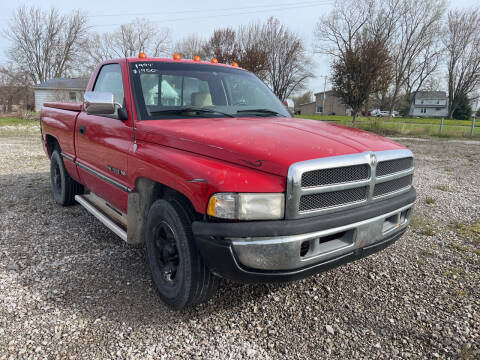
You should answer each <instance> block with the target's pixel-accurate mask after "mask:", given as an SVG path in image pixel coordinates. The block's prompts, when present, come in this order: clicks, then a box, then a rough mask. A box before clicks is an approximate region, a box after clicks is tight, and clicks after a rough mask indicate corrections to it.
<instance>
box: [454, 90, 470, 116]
mask: <svg viewBox="0 0 480 360" xmlns="http://www.w3.org/2000/svg"><path fill="white" fill-rule="evenodd" d="M452 116H453V118H454V119H456V120H468V119H470V117H471V116H472V107H471V105H470V100H469V99H468V97H467V96H466V95H460V97H459V102H458V105H457V107H456V108H455V110H454V111H453V114H452Z"/></svg>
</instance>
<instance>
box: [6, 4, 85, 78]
mask: <svg viewBox="0 0 480 360" xmlns="http://www.w3.org/2000/svg"><path fill="white" fill-rule="evenodd" d="M86 30H87V15H86V14H85V13H82V12H80V11H74V12H72V13H71V14H70V15H63V14H61V13H60V12H59V10H58V9H55V8H52V9H50V10H49V11H42V10H40V9H39V8H36V7H30V8H27V7H25V6H23V7H20V8H18V9H17V10H15V12H14V13H13V16H12V18H11V20H10V22H9V25H8V28H7V30H5V31H3V35H4V36H5V37H6V38H7V39H9V40H10V41H11V42H12V47H11V48H10V49H9V51H8V55H7V56H8V57H9V59H10V60H11V62H12V63H13V64H15V67H16V68H17V71H18V72H21V73H27V74H28V76H29V77H30V79H31V80H32V82H33V83H34V84H37V83H40V82H44V81H46V80H49V79H51V78H55V77H62V76H65V75H67V74H70V73H72V72H73V71H74V69H73V67H72V66H73V64H74V62H75V60H76V58H77V57H79V56H80V53H81V49H80V43H81V42H82V40H83V39H84V38H85V35H86Z"/></svg>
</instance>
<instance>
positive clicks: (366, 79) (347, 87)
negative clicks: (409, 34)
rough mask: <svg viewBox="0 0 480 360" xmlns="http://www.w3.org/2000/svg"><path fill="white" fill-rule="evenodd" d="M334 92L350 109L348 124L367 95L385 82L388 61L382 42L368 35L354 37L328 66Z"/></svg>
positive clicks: (389, 63) (353, 120) (390, 65)
mask: <svg viewBox="0 0 480 360" xmlns="http://www.w3.org/2000/svg"><path fill="white" fill-rule="evenodd" d="M332 69H333V75H332V84H333V90H334V91H335V93H336V95H337V96H338V97H340V98H341V99H342V101H343V103H344V104H346V105H348V106H350V107H351V108H352V110H353V119H352V123H353V124H355V120H356V117H357V114H358V113H359V112H360V110H361V109H362V107H363V106H364V105H365V103H366V102H367V101H368V99H369V97H370V96H371V95H372V94H373V93H375V92H378V91H382V89H381V87H382V86H385V84H386V83H388V80H385V79H388V78H389V77H390V76H391V71H392V61H391V59H390V56H389V54H388V49H387V48H386V46H385V43H384V42H383V41H381V40H379V39H376V38H372V37H371V36H370V35H368V34H363V35H362V36H360V35H359V36H357V38H356V39H355V41H354V43H353V44H352V48H351V49H347V50H346V51H345V54H344V56H343V57H342V58H337V59H336V60H335V61H334V62H333V65H332Z"/></svg>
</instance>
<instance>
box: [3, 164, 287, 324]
mask: <svg viewBox="0 0 480 360" xmlns="http://www.w3.org/2000/svg"><path fill="white" fill-rule="evenodd" d="M49 181H50V179H49V173H48V172H41V173H27V174H22V175H2V176H0V186H1V189H2V191H1V193H0V196H1V201H0V216H1V217H2V218H3V219H6V221H2V227H3V229H2V233H4V234H5V236H4V238H3V240H2V243H3V244H2V248H3V256H2V257H0V264H2V265H3V266H2V267H4V268H7V271H10V272H12V273H14V274H15V275H16V279H17V280H18V281H19V282H20V283H21V285H22V286H24V287H25V288H28V289H29V291H30V292H31V295H32V296H35V297H37V296H38V297H40V299H42V300H44V301H46V302H48V303H49V304H50V306H53V307H55V308H59V307H60V308H65V309H68V310H73V311H75V312H76V313H77V314H78V313H81V314H82V316H84V317H86V318H90V319H92V321H94V320H95V319H98V318H107V319H109V320H111V321H120V322H125V323H127V324H128V323H131V324H132V325H133V324H134V323H137V322H138V323H140V322H141V323H143V324H145V323H157V324H159V325H160V324H164V323H166V322H170V321H175V322H177V321H187V320H191V319H201V318H203V317H205V316H210V315H212V314H216V313H218V312H223V311H234V310H235V309H237V308H239V307H245V306H247V307H254V306H255V303H256V301H257V300H258V299H259V298H262V297H266V296H270V294H273V293H275V292H276V291H278V290H280V289H282V288H284V287H288V286H290V285H289V284H288V283H287V284H256V285H246V284H238V283H233V282H230V281H224V280H222V281H221V284H220V287H219V290H218V292H217V294H216V296H215V297H214V298H213V299H212V300H210V302H208V303H207V304H201V305H198V306H196V307H194V308H190V309H186V310H183V311H173V310H171V309H170V308H168V307H167V306H165V305H164V304H163V303H162V302H161V300H160V299H159V297H158V296H157V295H156V293H155V291H154V289H153V285H152V282H151V279H150V274H149V271H148V269H147V265H146V258H145V251H144V248H143V247H132V246H130V245H127V244H125V243H123V242H122V240H120V239H119V238H117V237H116V236H115V235H114V234H113V233H112V232H110V230H108V229H106V228H105V227H104V226H103V225H102V224H101V223H100V222H99V221H97V220H96V219H95V218H94V217H92V216H91V215H90V214H88V213H87V211H86V210H84V209H83V208H82V207H81V206H79V205H74V206H69V207H61V206H59V205H57V204H56V203H55V202H54V201H53V198H52V196H51V193H50V182H49Z"/></svg>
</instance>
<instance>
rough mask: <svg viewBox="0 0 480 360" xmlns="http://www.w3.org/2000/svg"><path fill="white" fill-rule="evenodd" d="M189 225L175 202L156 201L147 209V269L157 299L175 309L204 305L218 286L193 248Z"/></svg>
mask: <svg viewBox="0 0 480 360" xmlns="http://www.w3.org/2000/svg"><path fill="white" fill-rule="evenodd" d="M191 225H192V219H191V216H190V215H189V212H188V211H187V210H186V209H185V208H184V206H183V205H182V204H181V202H179V201H177V200H175V199H169V200H164V199H161V200H157V201H155V202H154V203H153V204H152V206H151V207H150V211H149V213H148V220H147V228H146V232H145V242H146V249H147V260H148V265H149V268H150V272H151V275H152V281H153V284H154V286H155V289H156V291H157V293H158V295H159V296H160V298H161V299H162V300H163V301H164V302H165V303H166V304H167V305H169V306H171V307H173V308H175V309H182V308H185V307H187V306H191V305H195V304H198V303H200V302H203V301H207V300H208V299H209V298H210V297H211V296H212V295H213V294H214V292H215V290H216V288H217V286H218V278H217V277H216V276H214V275H213V274H212V273H211V272H210V271H209V270H208V268H207V267H206V265H205V264H204V262H203V259H202V257H201V255H200V253H199V252H198V250H197V248H196V244H195V239H194V237H193V234H192V229H191Z"/></svg>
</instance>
